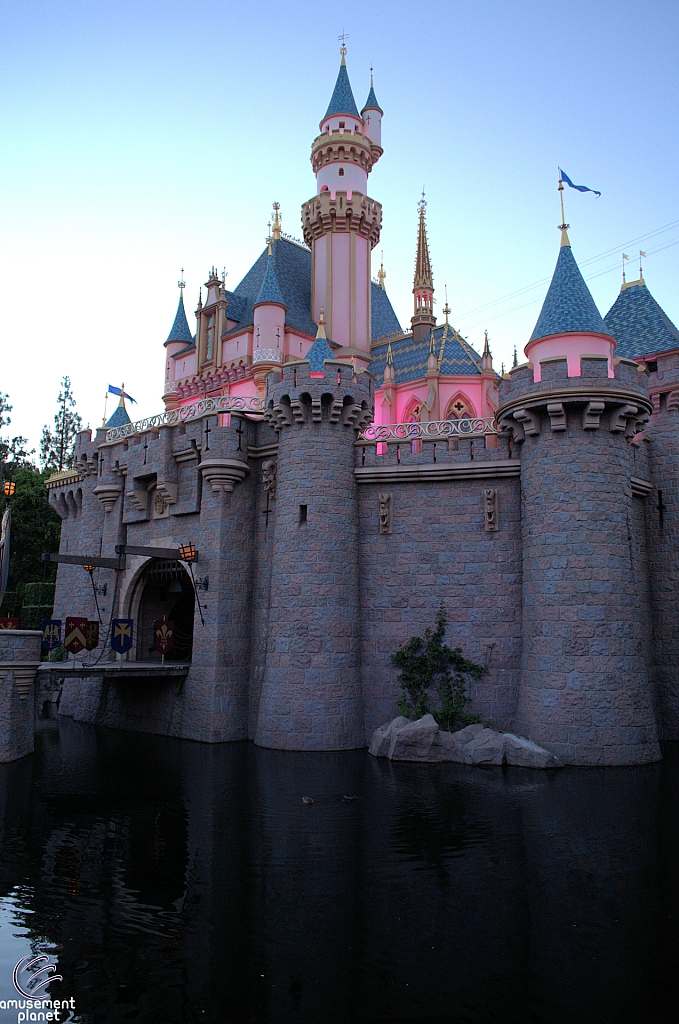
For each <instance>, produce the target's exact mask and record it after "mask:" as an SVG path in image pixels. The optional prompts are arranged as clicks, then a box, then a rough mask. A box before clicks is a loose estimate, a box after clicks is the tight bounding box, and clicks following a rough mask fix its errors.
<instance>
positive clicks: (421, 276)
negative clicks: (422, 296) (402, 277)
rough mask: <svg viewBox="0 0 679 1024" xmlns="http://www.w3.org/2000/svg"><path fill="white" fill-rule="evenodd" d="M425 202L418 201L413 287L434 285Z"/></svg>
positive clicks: (431, 286) (430, 286)
mask: <svg viewBox="0 0 679 1024" xmlns="http://www.w3.org/2000/svg"><path fill="white" fill-rule="evenodd" d="M426 209H427V204H426V203H425V201H424V199H422V200H421V202H420V203H419V210H420V223H419V227H418V230H417V256H416V257H415V279H414V281H413V287H415V288H422V287H429V288H433V287H434V277H433V275H432V272H431V260H430V258H429V242H428V240H427V223H426V221H425V219H424V214H425V210H426Z"/></svg>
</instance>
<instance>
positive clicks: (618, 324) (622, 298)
mask: <svg viewBox="0 0 679 1024" xmlns="http://www.w3.org/2000/svg"><path fill="white" fill-rule="evenodd" d="M604 323H605V325H606V330H607V331H608V333H609V334H612V335H613V337H614V338H615V340H616V341H617V343H618V347H617V348H616V350H615V354H616V355H617V356H624V357H625V358H627V359H634V358H638V357H639V356H650V355H657V354H658V353H659V352H669V351H671V350H672V349H675V348H679V330H677V328H676V327H675V326H674V324H673V323H672V321H671V320H670V318H669V317H668V315H667V314H666V313H665V311H664V309H662V307H661V306H659V305H658V303H657V302H656V301H655V299H654V298H653V296H652V295H651V293H650V292H649V290H648V288H647V287H646V282H645V281H644V280H643V279H641V280H639V281H632V282H631V283H630V284H628V285H625V286H623V288H622V290H621V292H620V294H619V295H618V297H617V299H616V300H615V302H614V303H613V305H612V306H611V308H610V309H609V311H608V313H606V316H605V317H604Z"/></svg>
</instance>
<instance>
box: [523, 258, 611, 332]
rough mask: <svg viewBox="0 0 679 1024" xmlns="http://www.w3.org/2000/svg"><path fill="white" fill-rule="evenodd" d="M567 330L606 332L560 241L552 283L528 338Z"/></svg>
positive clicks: (576, 268) (572, 262)
mask: <svg viewBox="0 0 679 1024" xmlns="http://www.w3.org/2000/svg"><path fill="white" fill-rule="evenodd" d="M568 331H584V332H586V333H595V334H606V333H607V332H606V327H605V326H604V322H603V320H602V319H601V314H600V313H599V310H598V309H597V308H596V303H595V302H594V299H593V298H592V296H591V295H590V291H589V288H588V287H587V285H586V284H585V280H584V278H583V276H582V274H581V273H580V268H579V267H578V265H577V263H576V262H575V257H574V256H573V253H572V252H571V247H570V245H562V246H561V248H560V249H559V258H558V259H557V261H556V267H555V268H554V274H553V276H552V283H551V284H550V286H549V290H548V292H547V296H546V298H545V301H544V303H543V304H542V310H541V311H540V316H539V317H538V322H537V323H536V325H535V330H534V331H533V333H532V334H531V336H530V340H531V341H535V340H537V339H538V338H546V337H548V335H550V334H564V333H566V332H568Z"/></svg>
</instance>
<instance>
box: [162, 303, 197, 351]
mask: <svg viewBox="0 0 679 1024" xmlns="http://www.w3.org/2000/svg"><path fill="white" fill-rule="evenodd" d="M192 340H193V339H192V336H191V331H190V330H189V325H188V323H187V320H186V312H185V310H184V296H183V295H180V296H179V305H178V306H177V315H176V316H175V318H174V323H173V324H172V329H171V331H170V333H169V334H168V336H167V341H166V342H165V344H166V345H167V342H168V341H185V342H188V343H189V344H190V343H191V341H192Z"/></svg>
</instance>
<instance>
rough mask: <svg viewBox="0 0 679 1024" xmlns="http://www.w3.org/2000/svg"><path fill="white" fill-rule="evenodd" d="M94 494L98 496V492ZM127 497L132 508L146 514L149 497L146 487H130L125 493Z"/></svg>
mask: <svg viewBox="0 0 679 1024" xmlns="http://www.w3.org/2000/svg"><path fill="white" fill-rule="evenodd" d="M94 493H95V494H96V493H97V492H96V491H95V492H94ZM125 495H126V497H127V498H128V499H129V502H130V505H132V508H134V509H136V511H137V512H146V509H147V507H148V497H149V492H148V490H147V489H146V487H130V488H129V489H128V490H127V491H125ZM107 511H108V509H107Z"/></svg>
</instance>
